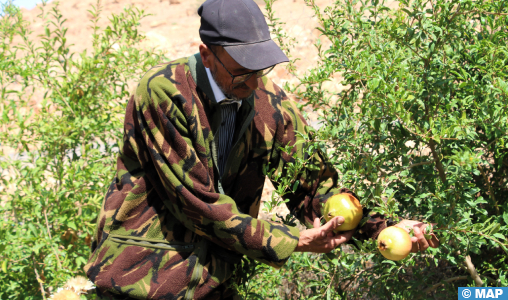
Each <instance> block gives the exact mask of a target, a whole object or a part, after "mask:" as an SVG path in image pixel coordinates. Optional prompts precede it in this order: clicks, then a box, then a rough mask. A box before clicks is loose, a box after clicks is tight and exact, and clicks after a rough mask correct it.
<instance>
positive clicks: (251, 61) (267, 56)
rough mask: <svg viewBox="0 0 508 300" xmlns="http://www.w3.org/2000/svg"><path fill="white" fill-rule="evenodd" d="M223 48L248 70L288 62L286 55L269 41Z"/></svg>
mask: <svg viewBox="0 0 508 300" xmlns="http://www.w3.org/2000/svg"><path fill="white" fill-rule="evenodd" d="M223 46H224V50H226V52H227V53H228V54H229V55H231V57H232V58H233V59H234V60H235V61H236V62H237V63H239V64H240V65H241V66H242V67H244V68H246V69H249V70H262V69H266V68H268V67H271V66H273V65H276V64H280V63H283V62H288V61H289V59H288V57H287V56H286V54H284V52H282V50H281V49H280V48H279V46H277V44H275V42H274V41H273V40H271V39H270V40H267V41H264V42H260V43H254V44H247V45H232V46H227V45H223Z"/></svg>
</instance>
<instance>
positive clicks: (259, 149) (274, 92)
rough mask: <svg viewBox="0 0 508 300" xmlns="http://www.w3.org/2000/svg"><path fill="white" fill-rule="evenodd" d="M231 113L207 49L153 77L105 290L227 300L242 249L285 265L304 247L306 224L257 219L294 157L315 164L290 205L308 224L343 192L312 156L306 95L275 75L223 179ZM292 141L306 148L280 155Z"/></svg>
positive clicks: (116, 186)
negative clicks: (270, 186)
mask: <svg viewBox="0 0 508 300" xmlns="http://www.w3.org/2000/svg"><path fill="white" fill-rule="evenodd" d="M220 110H221V106H220V105H219V104H217V103H216V101H215V99H214V95H213V92H212V89H211V87H210V84H209V81H208V78H207V75H206V72H205V69H204V66H203V64H202V62H201V58H200V56H199V54H197V55H194V56H191V57H189V58H184V59H180V60H176V61H173V62H170V63H166V64H161V65H158V66H156V67H154V68H152V69H151V70H150V71H148V72H147V73H146V74H145V75H144V76H143V78H142V79H141V81H140V83H139V85H138V87H137V90H136V92H135V94H134V95H132V96H131V98H130V100H129V102H128V105H127V109H126V115H125V123H124V138H123V145H121V146H120V154H119V156H118V159H117V173H116V176H115V178H114V180H113V182H112V183H111V186H110V187H109V190H108V192H107V195H106V197H105V200H104V203H103V206H102V209H101V212H100V215H99V219H98V228H97V232H96V236H95V240H94V243H93V245H92V250H93V253H92V255H91V257H90V259H89V262H88V264H87V265H86V267H85V270H86V272H87V275H88V277H89V278H90V279H91V280H92V281H93V282H94V283H95V284H96V286H97V291H98V294H99V296H101V295H102V297H103V298H111V299H130V298H132V299H225V298H227V295H228V293H231V291H229V290H228V288H227V285H226V284H225V282H226V281H227V280H228V278H230V277H231V275H232V272H233V271H234V268H235V264H236V263H238V261H239V258H240V257H241V256H243V255H247V256H248V257H250V258H253V259H256V260H258V261H261V262H263V263H266V264H268V265H271V266H273V267H281V266H282V265H283V264H284V263H285V262H286V260H287V259H288V258H289V257H290V255H291V253H292V252H293V251H294V249H295V247H296V246H297V244H298V239H299V231H298V229H297V228H295V227H290V226H286V225H283V224H280V223H275V222H270V221H264V220H260V219H257V216H258V211H259V208H260V204H261V202H260V201H261V193H262V190H263V185H264V181H265V172H266V171H267V170H275V171H276V172H284V169H285V168H284V167H285V166H286V165H287V164H288V163H291V162H292V161H293V159H294V157H293V155H295V156H296V157H302V158H305V159H306V160H308V161H309V163H308V165H307V166H313V167H309V168H308V169H304V170H303V171H302V172H301V174H300V177H299V178H298V181H299V184H298V185H297V188H296V190H295V191H294V193H293V194H291V195H289V196H288V199H289V202H288V203H287V206H288V207H289V209H290V210H291V212H292V213H293V214H295V215H296V216H298V217H299V219H300V220H301V222H303V223H304V224H306V225H307V226H310V225H311V224H312V221H311V220H313V219H314V218H315V217H320V216H321V213H320V210H321V204H322V203H323V202H325V201H326V199H327V198H328V197H330V196H331V195H333V194H336V193H338V192H339V189H337V188H336V184H337V178H338V176H337V173H336V172H335V170H334V169H333V168H332V167H331V166H330V165H328V164H327V161H326V159H325V157H324V156H323V155H322V154H320V153H315V154H314V155H312V156H310V157H309V156H308V155H307V156H306V154H305V151H304V150H305V149H304V144H303V143H298V141H299V140H300V139H302V137H301V136H300V135H298V134H297V132H301V133H305V132H306V129H305V127H306V122H305V120H304V118H303V117H302V115H301V114H300V112H299V110H298V109H297V107H296V105H295V103H294V101H291V100H289V99H288V98H287V97H286V96H285V94H284V92H283V91H282V90H281V89H280V88H279V87H277V86H276V85H275V84H274V83H273V82H272V81H270V80H269V79H268V78H266V77H263V78H260V79H259V87H258V89H257V90H256V91H255V94H254V95H253V96H251V97H250V98H248V99H246V100H244V101H243V103H242V106H241V107H240V109H239V111H238V115H237V120H238V122H237V126H236V132H235V135H234V140H233V146H232V149H231V152H230V155H229V157H228V159H227V163H226V167H225V171H224V175H223V176H222V178H219V176H218V170H217V168H216V161H217V157H216V156H217V149H216V141H217V136H216V135H214V133H216V132H217V130H218V127H219V126H220V123H221V113H220ZM286 145H295V146H294V147H293V150H292V151H293V152H292V153H289V154H288V153H284V152H282V151H281V150H280V147H281V146H286ZM274 184H277V183H276V182H275V183H274ZM115 295H118V298H115V297H117V296H115ZM120 295H121V297H120Z"/></svg>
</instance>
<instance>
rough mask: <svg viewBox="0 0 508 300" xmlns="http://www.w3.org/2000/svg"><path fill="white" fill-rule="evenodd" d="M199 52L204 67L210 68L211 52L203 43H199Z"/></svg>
mask: <svg viewBox="0 0 508 300" xmlns="http://www.w3.org/2000/svg"><path fill="white" fill-rule="evenodd" d="M199 54H200V55H201V60H202V61H203V65H204V66H205V67H206V68H210V67H211V66H212V56H213V54H212V52H211V51H210V49H208V47H207V46H206V45H205V44H201V45H199Z"/></svg>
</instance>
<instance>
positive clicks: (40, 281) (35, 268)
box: [32, 253, 46, 300]
mask: <svg viewBox="0 0 508 300" xmlns="http://www.w3.org/2000/svg"><path fill="white" fill-rule="evenodd" d="M32 261H33V263H34V271H35V278H36V279H37V282H38V283H39V286H40V288H41V294H42V299H44V300H46V292H45V291H44V286H43V285H42V280H41V277H40V276H39V272H37V267H36V264H35V257H34V256H33V253H32Z"/></svg>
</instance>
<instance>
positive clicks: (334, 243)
mask: <svg viewBox="0 0 508 300" xmlns="http://www.w3.org/2000/svg"><path fill="white" fill-rule="evenodd" d="M350 238H351V237H350V236H349V234H344V233H341V234H336V235H334V236H333V237H331V238H330V239H329V240H328V243H327V244H328V245H327V246H329V247H331V249H335V248H337V247H338V246H340V244H343V243H345V242H347V241H348V240H349V239H350Z"/></svg>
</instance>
